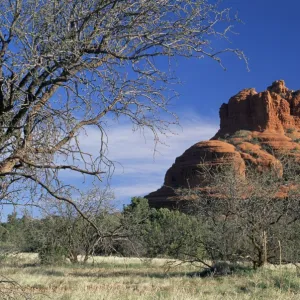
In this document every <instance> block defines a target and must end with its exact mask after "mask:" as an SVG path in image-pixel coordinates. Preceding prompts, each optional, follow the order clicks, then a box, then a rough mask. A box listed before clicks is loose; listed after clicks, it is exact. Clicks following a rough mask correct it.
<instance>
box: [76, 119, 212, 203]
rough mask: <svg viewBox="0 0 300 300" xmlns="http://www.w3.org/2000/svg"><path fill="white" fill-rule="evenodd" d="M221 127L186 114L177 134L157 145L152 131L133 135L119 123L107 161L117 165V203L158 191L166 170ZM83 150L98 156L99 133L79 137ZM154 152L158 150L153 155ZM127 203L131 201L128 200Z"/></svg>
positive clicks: (114, 182)
mask: <svg viewBox="0 0 300 300" xmlns="http://www.w3.org/2000/svg"><path fill="white" fill-rule="evenodd" d="M217 130H218V125H217V124H216V123H215V122H212V121H210V120H205V119H203V118H201V117H199V116H196V115H194V114H187V115H186V116H185V117H184V118H182V121H181V128H177V130H176V134H175V135H172V136H169V137H164V136H161V137H160V138H161V141H162V144H157V145H156V149H155V143H154V139H153V135H151V132H150V131H145V132H143V133H141V132H137V131H136V132H133V131H132V127H131V124H129V123H121V124H120V123H119V124H116V125H114V126H111V127H110V128H109V129H108V130H107V136H108V153H107V155H108V157H109V159H111V160H113V161H116V162H118V163H119V164H116V165H115V167H116V169H115V173H114V175H113V179H112V182H111V187H112V188H113V189H114V191H115V195H116V198H117V199H125V198H130V197H132V196H142V195H145V194H147V193H149V192H151V191H155V190H156V189H158V188H159V187H160V186H161V185H162V184H163V180H164V175H165V173H166V171H167V169H168V168H169V167H170V166H171V165H172V164H173V163H174V161H175V158H176V157H178V156H180V155H181V154H182V153H183V152H184V151H185V150H186V149H187V148H189V147H190V146H192V145H193V144H195V143H196V142H199V141H202V140H207V139H210V138H211V137H212V136H213V135H214V134H215V133H216V132H217ZM80 141H81V143H82V145H83V148H84V149H86V150H87V151H88V152H89V153H93V154H94V155H97V153H98V151H99V146H100V136H99V131H98V130H97V129H91V128H90V129H88V130H87V132H86V135H82V136H81V137H80ZM154 149H155V150H156V151H155V152H154ZM127 200H128V199H127Z"/></svg>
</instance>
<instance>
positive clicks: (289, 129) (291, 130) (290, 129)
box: [286, 127, 296, 134]
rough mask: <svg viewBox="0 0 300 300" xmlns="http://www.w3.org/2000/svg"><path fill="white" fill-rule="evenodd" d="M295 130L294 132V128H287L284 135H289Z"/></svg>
mask: <svg viewBox="0 0 300 300" xmlns="http://www.w3.org/2000/svg"><path fill="white" fill-rule="evenodd" d="M295 130H296V129H295V128H292V127H290V128H287V130H286V133H289V134H290V133H293V132H294V131H295Z"/></svg>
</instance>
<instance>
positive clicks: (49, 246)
mask: <svg viewBox="0 0 300 300" xmlns="http://www.w3.org/2000/svg"><path fill="white" fill-rule="evenodd" d="M113 199H114V195H113V193H112V192H111V191H110V190H109V189H105V190H100V189H97V188H94V189H91V190H89V191H88V192H87V193H86V195H85V196H84V197H82V198H80V199H78V200H77V204H78V208H79V209H80V212H81V213H83V214H84V215H85V216H86V217H87V218H88V221H89V222H88V221H87V220H85V219H83V218H82V216H81V215H80V214H79V213H78V211H77V210H76V209H75V208H74V207H73V206H72V205H71V204H70V203H66V202H64V201H59V200H57V199H49V201H46V202H44V205H43V208H44V213H45V212H46V214H45V215H44V218H43V219H42V220H41V221H40V223H41V225H42V226H41V227H42V230H41V231H40V233H39V234H40V237H39V240H40V243H41V244H42V247H41V249H40V256H41V259H42V261H43V262H47V263H51V262H54V261H55V259H56V258H57V259H58V260H62V259H63V258H64V256H65V257H66V258H68V259H69V260H70V262H71V263H78V262H83V263H85V262H86V261H87V260H88V259H89V257H90V256H92V255H94V254H95V251H98V250H99V249H101V250H108V249H106V248H107V247H110V246H111V247H112V248H113V245H112V244H113V241H115V240H119V239H120V238H124V239H125V238H126V236H124V234H123V232H122V227H121V225H120V222H119V218H118V217H117V216H116V215H115V214H116V210H115V209H114V206H113V204H112V200H113ZM90 222H93V224H95V225H96V226H97V229H98V232H100V233H101V234H100V235H99V234H98V232H96V231H95V229H94V228H93V227H92V226H91V224H90ZM110 250H111V249H110Z"/></svg>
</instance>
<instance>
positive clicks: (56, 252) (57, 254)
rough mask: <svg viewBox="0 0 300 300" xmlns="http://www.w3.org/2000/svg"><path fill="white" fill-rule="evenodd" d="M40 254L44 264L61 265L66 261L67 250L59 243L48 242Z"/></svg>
mask: <svg viewBox="0 0 300 300" xmlns="http://www.w3.org/2000/svg"><path fill="white" fill-rule="evenodd" d="M38 254H39V259H40V262H41V264H42V265H61V264H63V263H65V262H66V250H65V249H64V248H63V247H61V246H59V245H51V244H46V245H44V247H42V248H41V249H39V252H38Z"/></svg>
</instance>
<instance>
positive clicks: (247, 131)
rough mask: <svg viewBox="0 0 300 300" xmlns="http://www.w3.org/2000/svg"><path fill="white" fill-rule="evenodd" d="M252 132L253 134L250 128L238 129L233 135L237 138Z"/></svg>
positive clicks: (244, 136)
mask: <svg viewBox="0 0 300 300" xmlns="http://www.w3.org/2000/svg"><path fill="white" fill-rule="evenodd" d="M250 134H251V131H249V130H239V131H236V132H235V133H234V135H233V136H232V137H235V138H246V137H248V136H249V135H250Z"/></svg>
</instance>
